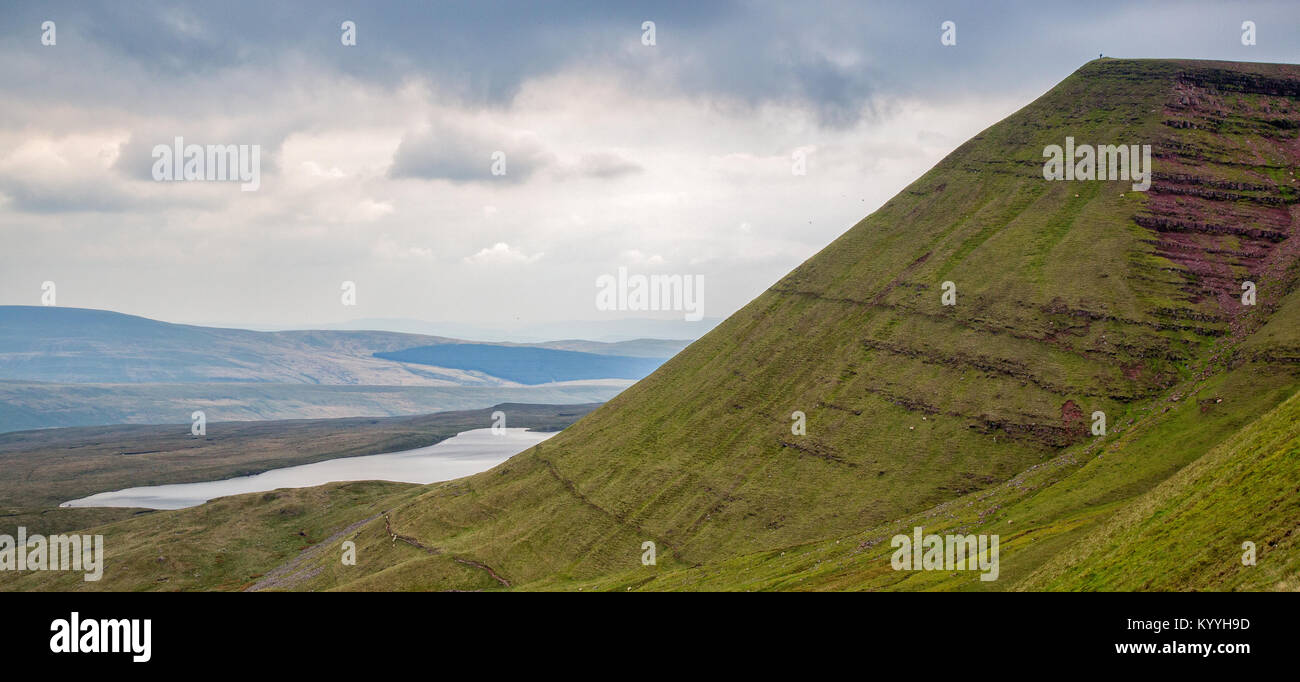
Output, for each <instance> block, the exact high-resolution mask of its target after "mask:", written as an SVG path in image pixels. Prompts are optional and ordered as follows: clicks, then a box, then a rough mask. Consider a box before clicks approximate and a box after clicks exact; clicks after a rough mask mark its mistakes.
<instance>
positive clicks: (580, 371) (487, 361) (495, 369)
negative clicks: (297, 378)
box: [375, 343, 663, 384]
mask: <svg viewBox="0 0 1300 682" xmlns="http://www.w3.org/2000/svg"><path fill="white" fill-rule="evenodd" d="M375 357H377V358H384V359H386V360H395V361H397V362H404V363H414V364H419V365H433V366H435V367H449V368H452V369H463V370H470V371H474V372H482V373H483V374H490V375H492V376H494V377H501V378H502V379H509V380H510V381H514V382H518V383H521V384H545V383H554V382H561V381H582V380H589V379H640V378H641V377H644V376H645V375H647V374H649V373H651V372H653V371H654V370H655V369H656V368H658V367H659V365H661V364H663V361H662V360H660V359H658V358H634V357H627V356H621V355H596V354H593V353H580V352H577V351H570V350H554V349H551V348H520V347H512V346H500V345H493V344H469V343H463V344H442V345H434V346H420V347H418V348H408V349H406V350H399V351H391V352H387V353H375Z"/></svg>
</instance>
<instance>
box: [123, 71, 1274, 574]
mask: <svg viewBox="0 0 1300 682" xmlns="http://www.w3.org/2000/svg"><path fill="white" fill-rule="evenodd" d="M1297 130H1300V68H1297V67H1294V66H1286V65H1261V64H1235V63H1220V62H1183V61H1166V60H1111V59H1105V60H1099V61H1095V62H1091V63H1089V64H1087V65H1085V66H1084V67H1083V68H1081V69H1080V70H1079V71H1078V72H1076V73H1075V74H1073V75H1071V76H1070V77H1069V78H1067V79H1066V80H1064V81H1063V82H1062V83H1060V84H1059V85H1058V86H1057V87H1055V88H1053V89H1052V90H1051V91H1050V92H1048V93H1047V94H1045V95H1043V96H1042V97H1041V98H1039V99H1038V100H1036V101H1035V102H1033V103H1031V104H1030V105H1028V106H1026V107H1025V108H1024V109H1022V110H1021V111H1019V112H1017V113H1016V114H1014V115H1012V116H1010V117H1008V118H1007V119H1006V120H1004V121H1002V122H1000V123H998V124H996V125H994V126H992V127H991V128H989V129H987V130H985V131H983V132H982V133H980V134H979V135H977V136H976V137H975V138H973V139H972V140H970V141H969V142H967V143H965V144H963V145H962V146H961V147H959V148H958V149H957V150H956V151H954V152H953V153H952V154H951V155H949V156H948V157H947V158H946V159H944V160H943V161H942V162H941V163H940V164H938V165H937V166H936V167H935V168H934V169H932V170H931V171H929V172H927V173H926V174H925V175H923V176H922V177H921V178H920V179H918V180H917V181H916V182H914V183H913V184H912V185H910V186H909V187H908V188H907V189H905V190H904V191H903V192H901V193H900V194H899V195H898V196H896V197H894V198H893V199H891V200H890V201H889V202H887V203H886V204H885V205H884V206H882V207H881V208H880V209H879V210H878V211H876V212H875V213H873V214H872V215H871V216H868V217H867V218H866V219H864V220H863V221H861V222H860V223H858V224H857V225H855V226H854V227H853V228H852V229H851V230H849V231H848V232H847V233H845V234H844V235H842V236H841V237H840V238H839V239H837V240H836V241H835V242H833V243H832V244H831V245H829V246H828V247H826V248H825V249H824V250H823V251H822V252H820V253H818V254H817V255H816V256H814V257H813V258H811V259H809V260H808V261H807V262H805V263H804V264H803V265H801V266H800V267H799V268H797V269H796V270H794V271H793V272H791V273H790V274H789V275H787V276H786V277H785V278H783V279H782V280H781V281H779V282H777V283H776V284H775V285H773V286H772V287H771V288H770V289H769V290H768V291H766V292H764V293H763V294H762V295H761V296H759V297H758V298H757V299H755V300H754V301H753V302H751V303H750V304H749V305H747V306H746V307H745V308H743V309H742V310H740V311H739V312H737V313H736V314H735V315H733V316H732V317H730V318H729V319H727V320H726V321H725V322H723V323H722V324H721V325H719V326H718V327H717V328H716V329H714V330H713V331H712V332H710V333H709V334H708V335H706V336H705V337H703V338H702V339H700V340H699V341H697V342H695V343H694V344H692V345H691V346H689V347H688V348H687V349H686V350H684V351H683V352H682V353H680V354H678V355H677V356H675V357H674V358H673V359H671V360H670V361H668V362H667V363H666V364H665V365H664V366H663V367H661V368H660V369H659V370H658V371H656V372H655V373H654V374H652V375H651V376H649V377H647V378H646V379H644V380H642V381H640V382H639V383H637V384H636V385H634V386H633V387H631V388H629V389H628V390H626V391H624V392H623V393H621V394H620V395H618V396H617V397H616V398H614V399H613V400H611V401H610V402H608V403H606V404H605V405H604V406H602V407H601V408H600V409H598V410H596V411H595V412H593V413H592V414H590V415H588V416H587V417H586V418H584V419H582V420H581V421H579V422H578V423H576V424H575V425H574V426H572V427H570V428H569V429H567V430H565V431H564V432H562V433H561V434H559V435H558V436H556V437H555V438H553V439H551V440H548V441H547V442H545V443H543V444H541V445H538V446H536V447H534V448H532V449H530V450H529V451H527V452H525V453H522V454H520V455H518V456H516V457H514V458H512V459H511V460H510V461H508V462H506V463H505V464H502V465H501V466H498V467H497V468H495V469H493V470H491V471H488V472H485V473H483V474H479V475H476V476H472V477H469V478H465V479H461V480H458V481H452V482H448V483H443V484H435V485H433V486H429V487H427V488H425V489H422V490H421V491H420V492H419V493H418V494H417V495H416V496H414V497H412V498H411V499H409V500H407V501H404V502H402V503H401V504H396V505H394V506H393V507H392V508H391V509H389V510H387V513H386V514H385V515H383V516H382V517H376V518H373V519H371V520H369V521H366V522H365V523H362V524H361V525H360V526H358V527H357V528H356V529H355V530H354V531H352V532H353V537H355V538H356V543H357V545H358V547H359V556H360V557H362V559H361V561H360V563H359V565H358V566H356V567H342V566H340V565H338V562H337V560H333V559H331V558H323V557H324V555H322V556H321V557H308V558H305V559H304V560H303V562H302V563H301V564H300V565H298V566H297V567H296V568H295V569H294V571H295V575H297V576H299V578H300V579H299V580H296V581H295V582H294V583H293V584H292V585H289V586H287V587H291V588H293V589H331V588H334V589H446V588H457V589H459V588H462V587H464V586H465V585H466V584H467V582H466V581H467V580H469V579H470V578H467V576H472V579H473V580H479V581H480V582H479V583H478V586H479V587H487V588H491V589H506V588H510V589H519V588H523V589H578V588H582V589H612V590H619V591H624V590H628V589H908V590H915V589H995V590H1005V589H1014V588H1016V587H1020V586H1024V587H1031V588H1035V587H1036V588H1067V587H1142V586H1154V587H1187V586H1194V587H1197V588H1199V589H1227V588H1231V587H1238V586H1247V585H1248V586H1262V587H1288V586H1290V587H1292V588H1294V586H1295V585H1294V581H1292V582H1286V581H1285V579H1284V575H1285V574H1286V571H1288V570H1290V568H1289V567H1291V566H1294V557H1295V552H1294V549H1293V545H1291V544H1288V543H1285V542H1279V543H1278V544H1277V546H1276V547H1275V548H1272V549H1271V551H1269V552H1262V551H1261V553H1260V557H1261V562H1265V561H1266V562H1268V564H1267V567H1265V566H1264V565H1261V566H1260V567H1257V568H1262V569H1264V570H1261V571H1259V572H1258V573H1257V574H1253V575H1254V577H1252V578H1241V577H1240V576H1241V572H1240V571H1237V570H1229V567H1230V565H1231V564H1232V563H1233V562H1234V561H1237V560H1238V559H1239V557H1240V549H1239V545H1240V541H1239V540H1234V541H1235V542H1236V544H1237V545H1238V548H1237V549H1233V548H1232V547H1227V546H1226V544H1224V543H1226V542H1227V539H1228V536H1231V535H1233V534H1237V535H1240V534H1241V533H1247V536H1248V537H1258V538H1260V540H1262V541H1264V542H1265V543H1266V542H1267V540H1268V539H1270V538H1276V537H1278V535H1277V534H1278V533H1280V532H1281V529H1282V528H1283V527H1284V526H1285V525H1286V523H1288V522H1287V521H1286V520H1285V518H1284V517H1285V514H1283V515H1282V516H1281V517H1275V516H1272V515H1262V516H1258V517H1255V518H1252V519H1249V520H1243V519H1241V518H1239V517H1240V515H1241V514H1244V513H1245V507H1242V506H1239V505H1228V504H1227V501H1226V500H1227V498H1228V497H1231V495H1230V490H1231V488H1232V486H1237V487H1238V488H1240V487H1241V484H1240V481H1238V480H1237V479H1235V478H1234V476H1240V475H1242V474H1240V471H1241V469H1242V467H1246V468H1251V467H1258V472H1259V473H1258V475H1259V476H1262V477H1266V478H1267V483H1266V484H1263V485H1261V484H1260V483H1258V482H1256V483H1255V484H1254V485H1251V486H1250V487H1249V490H1250V491H1253V492H1252V494H1255V493H1257V494H1258V497H1257V498H1252V499H1253V500H1254V502H1253V503H1251V504H1262V503H1267V502H1268V501H1269V500H1274V499H1276V498H1275V495H1278V494H1281V492H1282V491H1285V490H1289V489H1293V488H1294V485H1295V484H1294V466H1293V465H1294V455H1293V454H1292V451H1291V450H1290V449H1289V447H1290V446H1289V445H1287V443H1290V442H1291V441H1290V440H1288V439H1290V438H1293V437H1294V432H1293V431H1289V430H1288V429H1289V428H1290V427H1289V425H1290V423H1291V422H1289V421H1288V418H1287V417H1286V415H1287V414H1289V412H1287V410H1289V409H1290V407H1287V408H1283V411H1282V412H1272V411H1273V410H1275V409H1277V408H1278V406H1279V405H1282V404H1283V403H1284V402H1285V401H1287V400H1288V399H1289V398H1290V397H1291V396H1292V395H1293V394H1295V392H1296V390H1297V388H1298V387H1300V362H1297V361H1298V360H1300V338H1298V337H1300V294H1297V293H1296V281H1297V277H1298V276H1300V271H1298V270H1297V266H1298V263H1300V259H1297V257H1296V256H1297V247H1298V246H1300V240H1296V239H1295V238H1294V233H1295V227H1294V220H1293V217H1294V216H1295V210H1296V202H1297V193H1296V190H1295V189H1294V186H1295V180H1294V173H1295V170H1296V167H1297V165H1298V163H1300V143H1298V142H1297ZM1067 136H1068V137H1073V138H1075V141H1076V143H1077V144H1137V145H1141V144H1150V145H1151V148H1152V157H1153V162H1154V168H1155V174H1154V178H1153V183H1152V187H1151V190H1150V191H1149V192H1135V191H1133V190H1132V189H1131V188H1130V186H1129V185H1130V183H1129V182H1048V181H1045V180H1044V179H1043V175H1042V167H1043V155H1042V152H1043V149H1044V147H1045V146H1046V145H1050V144H1056V145H1063V144H1064V143H1065V138H1066V137H1067ZM1246 280H1249V281H1252V282H1254V283H1255V284H1256V285H1257V289H1258V304H1257V305H1254V306H1245V305H1242V304H1241V301H1240V296H1241V283H1242V282H1243V281H1246ZM944 282H952V283H953V284H955V286H956V304H955V305H952V306H946V305H943V303H942V300H941V293H942V291H943V289H942V285H943V283H944ZM1288 406H1290V404H1289V403H1288ZM796 411H799V412H803V413H804V414H805V415H806V418H807V432H806V434H804V435H796V434H795V433H792V430H791V424H792V413H794V412H796ZM1098 411H1100V412H1104V414H1105V418H1106V422H1107V426H1108V429H1107V433H1106V435H1104V436H1094V435H1092V434H1091V432H1090V428H1089V427H1090V424H1091V423H1092V419H1091V415H1092V414H1093V413H1094V412H1098ZM1266 414H1270V415H1271V416H1270V417H1269V418H1268V419H1266V420H1263V421H1260V422H1259V423H1257V424H1254V425H1253V426H1252V423H1254V422H1256V420H1259V419H1260V417H1261V415H1266ZM1189 467H1190V468H1189ZM1252 471H1253V469H1252ZM1180 472H1183V473H1180ZM1252 475H1253V474H1252ZM1225 485H1226V486H1228V488H1227V489H1223V490H1221V488H1222V486H1225ZM1288 486H1289V487H1288ZM1162 491H1163V492H1162ZM1216 491H1217V492H1216ZM1199 499H1205V500H1209V501H1215V500H1219V504H1218V506H1216V507H1214V508H1213V509H1212V510H1211V509H1208V508H1200V507H1197V506H1196V504H1195V503H1194V501H1195V500H1199ZM248 504H250V505H252V506H253V507H256V506H257V503H256V501H255V500H249V501H248ZM1242 504H1246V503H1242ZM1189 505H1190V506H1189ZM1250 508H1251V509H1254V508H1255V507H1253V506H1252V507H1250ZM195 513H197V512H195ZM1218 514H1223V515H1225V518H1229V517H1230V518H1232V519H1233V520H1232V522H1231V523H1230V524H1227V523H1226V522H1225V524H1221V525H1225V530H1224V535H1223V537H1218V536H1213V537H1212V536H1211V534H1210V533H1209V530H1208V529H1209V528H1210V527H1211V526H1213V525H1214V523H1215V522H1216V521H1215V520H1216V519H1217V518H1218V517H1217V515H1218ZM1157 517H1159V518H1158V519H1157ZM190 518H191V517H188V516H185V515H183V514H182V515H178V516H177V517H175V519H174V520H173V523H178V524H179V523H182V522H185V523H188V521H185V520H187V519H190ZM353 518H354V520H356V521H365V519H366V517H365V516H364V514H362V513H358V514H356V515H354V516H353ZM1291 518H1294V516H1292V517H1291ZM1165 519H1171V520H1178V522H1179V523H1180V524H1186V525H1187V528H1186V532H1187V533H1188V538H1187V539H1184V540H1177V541H1171V540H1169V538H1168V537H1165V536H1164V535H1162V531H1161V529H1164V531H1168V532H1177V531H1169V527H1168V526H1167V525H1164V524H1163V523H1162V522H1163V521H1164V520H1165ZM917 525H921V526H924V527H925V529H926V532H940V533H942V532H946V531H953V530H960V531H961V532H963V533H997V534H999V535H1000V536H1001V538H1002V544H1001V561H1002V566H1001V576H1000V578H999V579H998V580H997V581H995V582H981V581H979V580H978V578H977V577H976V575H975V574H973V573H949V572H946V571H928V572H910V571H894V570H892V569H891V567H890V563H889V555H890V553H891V552H892V549H891V547H890V546H889V538H890V536H892V535H893V534H895V533H898V532H904V533H906V532H909V531H910V530H911V529H912V528H913V527H914V526H917ZM1179 527H1181V526H1179ZM141 530H142V529H137V528H135V527H132V526H129V525H126V526H120V527H119V530H117V531H115V532H121V533H123V534H124V535H125V537H127V538H129V540H124V542H135V541H136V537H137V536H136V535H135V534H136V533H137V532H140V531H141ZM1198 537H1199V538H1203V539H1204V540H1205V541H1206V542H1211V541H1213V542H1212V543H1211V545H1210V546H1211V547H1213V548H1219V549H1218V550H1214V551H1215V553H1214V554H1213V556H1208V557H1207V556H1203V555H1198V556H1200V557H1201V558H1199V559H1196V563H1197V565H1198V566H1200V565H1203V566H1208V567H1209V568H1205V569H1204V570H1199V569H1198V571H1199V572H1196V573H1195V575H1192V574H1190V573H1188V572H1186V571H1182V572H1180V571H1174V570H1172V569H1171V566H1173V565H1174V564H1175V563H1177V562H1180V561H1184V560H1187V561H1191V560H1192V559H1191V558H1190V557H1184V556H1172V557H1167V558H1164V559H1162V560H1161V562H1162V563H1160V564H1159V565H1155V564H1151V565H1147V564H1143V563H1141V560H1136V561H1138V563H1134V560H1130V559H1125V558H1124V557H1126V556H1127V554H1126V553H1127V552H1128V551H1129V550H1130V549H1141V550H1142V551H1158V550H1161V549H1164V550H1177V551H1187V547H1190V546H1191V545H1190V544H1188V545H1183V544H1181V543H1184V542H1186V543H1195V542H1196V540H1195V538H1198ZM1288 537H1289V536H1288ZM399 539H400V540H401V541H400V542H399ZM1242 539H1247V538H1242ZM645 541H654V542H655V543H656V545H657V548H658V562H657V565H655V566H653V567H647V566H643V565H642V563H641V556H642V549H641V547H642V543H643V542H645ZM1198 546H1199V545H1198ZM1270 547H1272V546H1270ZM1279 548H1280V549H1279ZM1229 550H1231V551H1229ZM465 562H471V563H472V564H473V565H474V566H476V567H480V568H482V570H480V571H478V572H477V573H475V572H470V573H468V574H467V573H465V571H464V570H463V569H464V568H465V566H469V565H471V564H467V563H465ZM1238 565H1239V564H1238ZM1218 569H1222V571H1219V570H1218ZM268 570H269V567H268ZM1117 571H1131V572H1133V573H1134V575H1132V576H1123V577H1117V576H1116V575H1114V574H1115V572H1117ZM1143 571H1148V572H1147V573H1143ZM485 572H486V573H489V578H491V580H487V579H485V578H483V575H481V574H482V573H485Z"/></svg>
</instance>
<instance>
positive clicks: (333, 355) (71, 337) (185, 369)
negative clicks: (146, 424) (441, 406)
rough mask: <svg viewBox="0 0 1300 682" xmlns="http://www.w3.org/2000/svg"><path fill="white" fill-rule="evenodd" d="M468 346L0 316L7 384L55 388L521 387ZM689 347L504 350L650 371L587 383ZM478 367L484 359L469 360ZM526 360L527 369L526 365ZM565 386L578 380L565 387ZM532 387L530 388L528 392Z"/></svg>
mask: <svg viewBox="0 0 1300 682" xmlns="http://www.w3.org/2000/svg"><path fill="white" fill-rule="evenodd" d="M465 343H470V342H466V341H462V340H460V339H452V338H446V337H438V336H424V335H419V334H404V333H398V332H384V331H328V330H315V331H281V332H257V331H249V330H244V329H222V328H215V327H198V326H192V325H183V324H171V323H167V322H160V321H157V320H151V319H147V318H143V317H136V316H133V315H124V314H121V313H115V312H110V311H106V310H88V309H81V308H57V307H40V306H0V379H9V380H23V381H44V382H56V383H193V382H203V383H214V382H266V383H290V384H292V383H302V384H325V385H370V386H491V385H500V384H505V383H511V382H514V381H515V380H514V379H510V378H507V377H501V376H497V375H492V374H490V373H484V372H481V371H477V370H471V369H468V368H469V367H472V366H474V364H475V363H473V362H471V361H469V360H465V359H457V352H456V349H457V348H458V347H459V345H460V344H465ZM686 343H687V342H685V341H662V340H655V339H640V340H635V341H626V342H620V343H602V342H595V341H583V340H565V341H556V342H552V343H542V344H497V346H496V347H498V348H501V349H503V350H501V351H499V353H500V355H501V357H505V356H508V355H510V354H511V353H513V352H520V353H523V355H521V356H520V359H519V360H517V361H515V363H514V364H515V365H517V366H522V365H525V364H527V363H529V362H532V363H545V362H552V361H553V362H557V363H559V365H557V366H556V367H549V366H546V365H537V366H535V367H534V369H535V370H536V372H538V373H539V374H538V375H547V374H549V375H551V376H566V377H570V376H573V375H574V371H573V370H574V368H575V367H576V364H577V363H578V362H580V360H581V359H580V358H577V357H575V356H569V355H564V354H557V355H552V354H547V353H536V352H534V351H535V350H536V349H541V348H552V347H554V348H557V349H562V350H569V351H576V352H580V353H582V354H586V356H587V359H588V360H592V361H593V362H594V364H593V366H597V367H603V368H610V369H611V370H613V368H616V367H618V368H622V367H624V366H628V365H632V366H636V367H649V370H646V371H644V372H641V373H640V374H637V373H636V372H629V371H626V370H625V369H618V370H617V371H616V372H615V373H614V374H607V375H601V374H600V372H599V371H597V372H594V373H593V372H580V374H582V375H583V378H588V379H600V378H640V376H644V375H645V374H646V373H648V371H650V370H653V369H654V367H657V366H658V362H645V361H644V360H642V361H638V362H630V361H628V360H617V361H600V360H599V359H598V356H619V357H624V356H638V357H641V358H657V359H658V360H659V361H660V362H662V360H663V359H665V358H668V357H671V356H672V355H673V354H675V353H676V352H677V351H679V350H681V349H682V348H683V347H685V345H686ZM425 346H442V347H445V348H446V350H445V351H444V352H443V353H442V354H441V355H440V356H439V357H442V358H445V359H447V360H448V362H449V363H450V364H448V365H446V366H434V365H430V364H429V363H420V364H405V363H403V362H400V361H395V360H390V359H387V358H385V357H381V356H379V355H377V354H384V353H392V352H395V351H401V350H405V349H410V348H418V347H425ZM470 353H472V354H473V355H474V356H475V357H477V356H479V355H480V354H481V352H480V351H478V350H472V351H470ZM523 358H527V359H523ZM559 380H560V381H567V380H570V379H567V378H565V379H559ZM530 383H532V382H530Z"/></svg>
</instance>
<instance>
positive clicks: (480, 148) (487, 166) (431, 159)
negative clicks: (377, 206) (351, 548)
mask: <svg viewBox="0 0 1300 682" xmlns="http://www.w3.org/2000/svg"><path fill="white" fill-rule="evenodd" d="M496 152H503V153H504V154H505V171H506V172H505V174H504V175H493V174H492V166H493V154H495V153H496ZM554 164H555V155H554V154H552V153H551V152H549V151H547V150H546V149H545V147H543V146H542V145H541V143H540V142H538V141H537V139H536V138H535V137H534V136H533V135H531V134H528V133H521V132H513V131H493V130H487V129H477V128H473V127H471V126H468V125H463V124H450V123H439V124H437V125H435V126H434V127H432V128H430V129H429V130H426V131H420V132H412V133H408V134H407V135H406V136H404V137H403V138H402V142H401V144H400V145H399V146H398V148H397V153H396V154H394V156H393V165H392V167H391V168H390V169H389V176H390V177H393V178H418V179H423V180H449V181H451V182H489V181H497V182H509V183H519V182H523V181H524V180H527V179H528V178H530V177H532V176H533V174H535V173H537V172H538V171H540V170H542V169H545V168H547V167H549V166H552V165H554Z"/></svg>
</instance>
